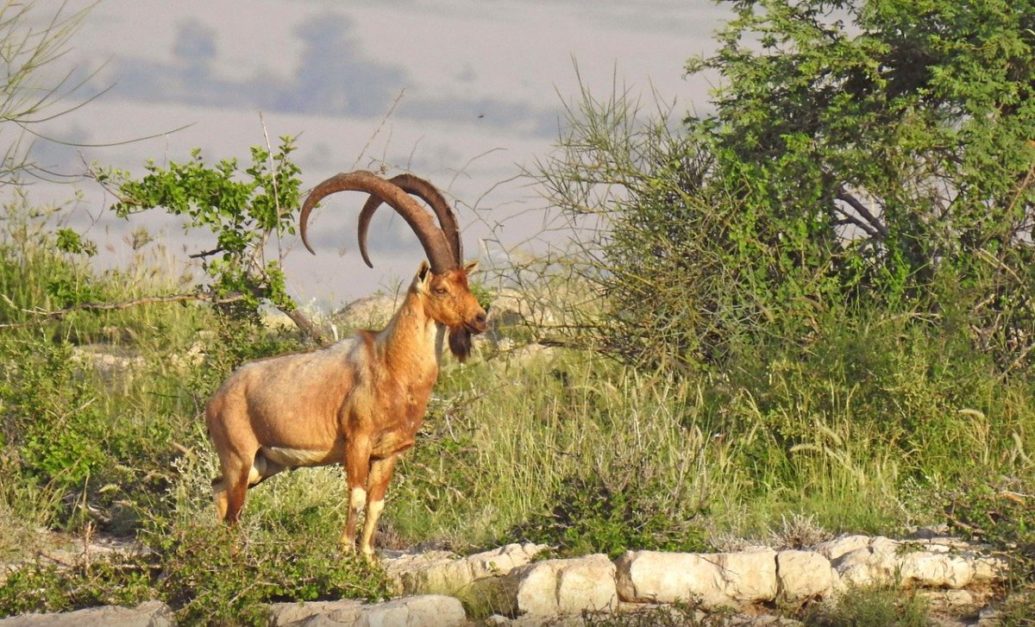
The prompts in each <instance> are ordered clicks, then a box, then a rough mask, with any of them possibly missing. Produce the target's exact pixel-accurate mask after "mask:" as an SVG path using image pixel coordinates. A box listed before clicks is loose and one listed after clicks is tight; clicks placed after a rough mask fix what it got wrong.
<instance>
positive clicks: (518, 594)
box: [497, 554, 618, 617]
mask: <svg viewBox="0 0 1035 627" xmlns="http://www.w3.org/2000/svg"><path fill="white" fill-rule="evenodd" d="M497 599H498V603H499V604H500V606H501V607H500V610H501V611H502V612H503V613H506V614H510V615H512V616H518V615H530V616H540V617H542V616H555V615H559V616H564V615H571V614H579V613H581V612H582V611H584V610H589V611H613V610H614V609H616V608H617V606H618V594H617V591H616V590H615V565H614V564H613V563H612V562H611V560H609V559H608V558H607V556H606V555H602V554H597V555H589V556H586V557H580V558H576V559H555V560H545V561H542V562H535V563H532V564H528V565H527V566H522V567H520V568H517V569H515V570H513V571H511V572H510V574H508V575H507V576H505V577H503V578H501V580H500V582H499V584H498V593H497Z"/></svg>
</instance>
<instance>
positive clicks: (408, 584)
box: [382, 543, 547, 594]
mask: <svg viewBox="0 0 1035 627" xmlns="http://www.w3.org/2000/svg"><path fill="white" fill-rule="evenodd" d="M546 548H547V546H546V545H545V544H530V543H529V544H508V545H506V546H503V547H500V548H498V549H493V550H491V551H484V552H482V553H475V554H474V555H468V556H467V557H459V556H457V555H454V554H452V553H448V552H446V551H435V552H432V553H424V554H414V555H409V554H403V555H398V556H395V557H390V558H386V559H384V560H383V561H382V566H384V569H385V572H386V573H387V574H388V577H389V578H390V579H391V580H392V583H393V585H394V587H395V588H396V591H397V592H398V593H400V594H456V593H459V592H463V591H464V589H466V588H467V587H469V586H470V585H472V584H473V583H474V582H475V581H477V580H479V579H483V578H486V577H500V576H503V575H506V574H507V573H509V572H510V571H512V570H514V569H515V568H518V567H521V566H524V565H526V564H528V563H530V562H531V561H532V559H533V558H534V557H535V556H536V555H538V554H539V553H540V552H542V551H543V550H545V549H546Z"/></svg>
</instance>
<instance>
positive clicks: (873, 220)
mask: <svg viewBox="0 0 1035 627" xmlns="http://www.w3.org/2000/svg"><path fill="white" fill-rule="evenodd" d="M836 198H837V199H838V200H840V201H842V202H845V203H848V205H849V206H851V208H852V209H855V211H856V213H858V214H859V215H860V216H861V217H862V218H863V219H864V220H866V222H867V223H868V224H869V225H870V226H871V227H873V229H875V230H876V231H877V233H878V234H879V235H880V237H881V238H884V237H887V236H888V227H887V226H885V225H884V223H883V222H881V221H880V219H879V218H877V216H875V215H873V214H872V213H871V212H870V210H869V208H867V207H866V205H864V204H862V202H860V201H859V199H858V198H856V197H855V196H853V195H852V194H850V193H849V192H848V190H846V189H845V188H844V186H843V185H842V186H841V187H840V188H839V189H838V190H837V196H836Z"/></svg>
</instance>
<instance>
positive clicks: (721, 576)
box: [617, 550, 777, 609]
mask: <svg viewBox="0 0 1035 627" xmlns="http://www.w3.org/2000/svg"><path fill="white" fill-rule="evenodd" d="M617 569H618V593H619V595H620V597H621V599H622V600H623V601H632V602H659V603H675V602H677V601H684V602H685V601H691V602H694V601H696V602H699V603H700V604H701V607H704V608H707V609H711V608H719V607H736V606H738V605H745V604H749V603H755V602H759V601H772V600H773V599H775V598H776V593H777V578H776V552H775V551H772V550H760V551H739V552H733V553H712V554H696V553H659V552H656V551H627V552H626V553H625V554H624V555H622V557H620V558H618V562H617Z"/></svg>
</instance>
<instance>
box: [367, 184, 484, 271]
mask: <svg viewBox="0 0 1035 627" xmlns="http://www.w3.org/2000/svg"><path fill="white" fill-rule="evenodd" d="M388 180H389V181H390V182H392V183H395V184H396V185H398V186H399V187H401V188H402V189H403V190H404V191H406V192H407V193H409V194H413V195H414V196H417V197H418V198H420V199H421V200H423V201H424V202H426V203H428V205H429V206H430V207H431V209H432V210H433V211H434V212H435V215H436V216H438V223H439V225H441V227H442V231H443V233H445V236H446V240H447V241H448V242H449V245H450V248H452V250H453V259H454V261H455V262H456V265H457V266H459V265H461V264H463V262H464V247H463V244H462V243H461V241H460V225H459V224H458V223H457V220H456V214H454V213H453V210H452V209H451V208H450V207H449V203H448V202H446V199H445V198H444V197H443V196H442V193H441V192H439V191H438V189H437V188H436V187H435V186H434V185H432V184H431V183H430V182H428V181H426V180H425V179H422V178H420V177H419V176H414V175H413V174H405V173H404V174H397V175H395V176H393V177H392V178H390V179H388ZM382 202H383V201H382V200H381V199H380V198H379V197H377V196H371V197H370V198H369V199H368V200H367V202H366V204H364V205H363V210H362V211H360V212H359V252H360V254H361V255H363V261H365V262H366V264H367V265H368V266H370V267H371V268H373V267H374V264H372V263H370V257H369V256H368V255H367V230H368V229H369V228H370V220H371V219H372V218H373V217H374V212H375V211H377V208H378V207H380V206H381V203H382Z"/></svg>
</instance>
